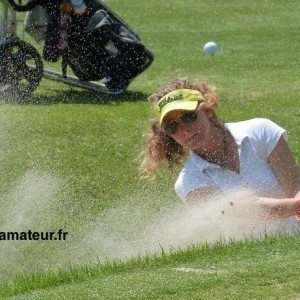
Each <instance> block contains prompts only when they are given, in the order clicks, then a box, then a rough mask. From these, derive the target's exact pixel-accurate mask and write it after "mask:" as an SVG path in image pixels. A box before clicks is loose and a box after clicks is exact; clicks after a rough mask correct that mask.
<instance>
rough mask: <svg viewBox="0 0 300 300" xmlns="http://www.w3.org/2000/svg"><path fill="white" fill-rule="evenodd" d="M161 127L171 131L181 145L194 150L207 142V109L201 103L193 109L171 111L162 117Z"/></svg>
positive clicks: (208, 126)
mask: <svg viewBox="0 0 300 300" xmlns="http://www.w3.org/2000/svg"><path fill="white" fill-rule="evenodd" d="M162 128H163V129H164V130H165V131H166V132H167V133H168V131H169V134H170V133H172V134H171V136H172V137H173V139H174V140H175V141H176V142H177V143H178V144H180V145H181V146H183V147H187V148H189V149H191V150H196V149H198V148H200V147H201V146H205V145H207V143H208V142H209V136H210V135H209V131H210V128H211V123H210V121H209V111H207V110H204V109H203V107H202V106H201V105H198V106H197V108H196V110H194V111H186V110H174V111H171V112H169V113H168V114H167V115H166V116H165V117H164V119H163V123H162ZM168 129H169V130H168Z"/></svg>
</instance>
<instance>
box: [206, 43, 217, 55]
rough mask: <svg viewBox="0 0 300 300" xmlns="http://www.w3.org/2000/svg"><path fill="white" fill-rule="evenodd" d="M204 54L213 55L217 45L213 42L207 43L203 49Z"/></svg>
mask: <svg viewBox="0 0 300 300" xmlns="http://www.w3.org/2000/svg"><path fill="white" fill-rule="evenodd" d="M203 50H204V52H205V54H207V55H214V54H216V53H217V52H218V45H217V44H216V43H215V42H208V43H206V44H205V45H204V48H203Z"/></svg>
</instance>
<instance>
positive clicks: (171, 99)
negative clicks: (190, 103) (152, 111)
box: [158, 94, 183, 112]
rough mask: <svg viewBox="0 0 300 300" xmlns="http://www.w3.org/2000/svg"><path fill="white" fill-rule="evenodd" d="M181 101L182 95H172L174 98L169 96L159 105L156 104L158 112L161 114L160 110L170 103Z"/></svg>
mask: <svg viewBox="0 0 300 300" xmlns="http://www.w3.org/2000/svg"><path fill="white" fill-rule="evenodd" d="M181 99H183V95H182V94H179V95H174V96H169V97H167V98H165V99H163V100H162V101H161V102H160V103H158V107H159V112H161V110H162V108H163V107H164V106H165V105H166V104H168V103H170V102H172V101H176V100H181Z"/></svg>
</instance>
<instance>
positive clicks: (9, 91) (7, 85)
mask: <svg viewBox="0 0 300 300" xmlns="http://www.w3.org/2000/svg"><path fill="white" fill-rule="evenodd" d="M42 77H43V62H42V59H41V56H40V54H39V53H38V51H37V50H36V49H35V48H34V47H33V46H31V45H30V44H28V43H26V42H24V41H21V40H19V39H17V38H15V39H10V40H7V41H5V43H3V44H1V45H0V99H1V98H2V99H6V100H7V99H15V100H21V99H24V98H25V97H27V96H29V95H30V94H31V93H32V92H33V91H34V90H35V89H36V87H37V86H38V85H39V83H40V81H41V79H42Z"/></svg>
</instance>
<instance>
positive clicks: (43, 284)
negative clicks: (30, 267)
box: [0, 236, 300, 299]
mask: <svg viewBox="0 0 300 300" xmlns="http://www.w3.org/2000/svg"><path fill="white" fill-rule="evenodd" d="M298 252H299V236H294V237H288V236H282V237H280V238H279V237H277V238H275V237H267V238H266V239H265V240H264V241H263V242H258V241H254V240H248V241H245V242H231V243H229V244H227V245H224V244H215V245H214V246H208V245H202V246H198V247H190V248H189V249H188V250H186V251H179V250H177V251H174V252H173V253H171V254H168V255H166V254H163V255H161V256H156V257H146V258H144V259H140V258H134V259H131V260H130V261H128V262H127V263H125V264H124V263H120V262H119V263H106V264H104V265H99V266H97V267H93V268H91V267H86V268H80V269H71V270H61V271H60V272H58V273H57V274H53V273H50V274H49V273H48V272H45V273H44V274H36V275H34V276H27V277H24V276H23V277H21V278H20V280H19V281H17V282H16V283H15V284H12V285H8V286H6V287H2V289H1V292H0V295H6V296H13V295H14V297H12V298H11V299H28V298H30V299H40V298H41V297H45V298H47V299H48V298H49V299H53V297H56V298H57V299H74V298H80V299H86V298H89V299H90V298H97V299H128V298H134V299H174V297H176V298H177V299H207V298H214V299H220V298H222V299H229V298H230V299H241V298H242V299H250V298H261V299H265V298H266V297H267V298H268V299H270V298H272V297H275V298H276V299H279V298H280V299H292V298H297V296H299V293H300V289H299V284H298V279H299V276H298V275H299V271H298V267H299V265H297V263H295V262H297V261H298V262H299V257H298ZM282 274H284V276H282Z"/></svg>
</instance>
